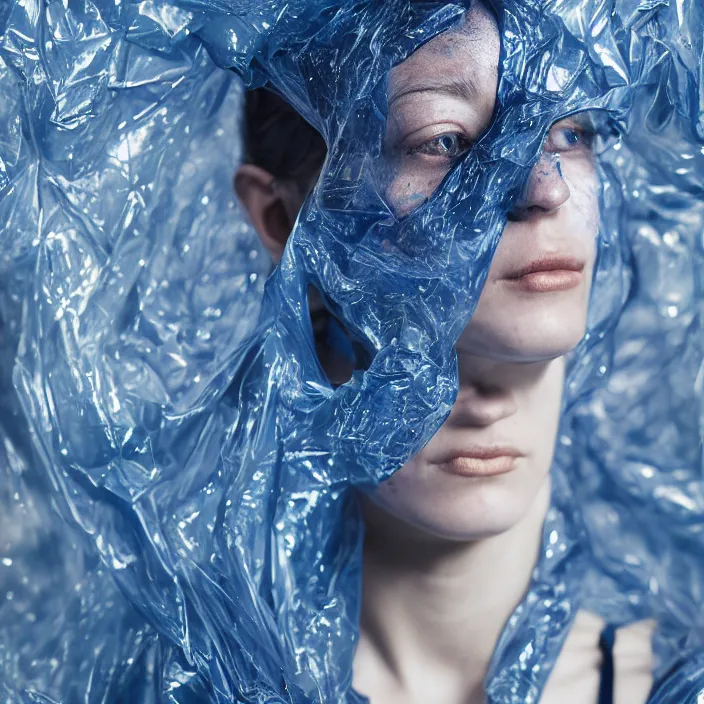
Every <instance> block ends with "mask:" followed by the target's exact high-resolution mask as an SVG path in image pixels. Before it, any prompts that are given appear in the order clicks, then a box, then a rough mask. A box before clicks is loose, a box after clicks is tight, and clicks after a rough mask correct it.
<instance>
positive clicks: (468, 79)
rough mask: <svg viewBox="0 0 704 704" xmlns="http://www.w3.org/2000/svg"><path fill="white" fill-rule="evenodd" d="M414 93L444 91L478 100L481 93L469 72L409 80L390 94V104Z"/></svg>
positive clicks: (463, 98)
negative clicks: (436, 77)
mask: <svg viewBox="0 0 704 704" xmlns="http://www.w3.org/2000/svg"><path fill="white" fill-rule="evenodd" d="M413 93H444V94H445V95H451V96H452V97H454V98H461V99H462V100H467V101H470V100H476V99H477V97H478V96H479V94H480V92H479V89H478V87H477V84H476V83H475V82H474V80H473V77H472V76H471V75H469V74H466V75H463V76H448V77H443V78H438V79H432V78H431V79H425V80H423V81H422V82H415V81H408V83H407V84H405V85H403V84H402V85H401V86H400V87H399V88H398V89H397V90H395V91H394V92H393V93H392V94H391V95H390V96H389V106H391V105H392V104H393V103H394V102H395V101H396V100H398V99H399V98H402V97H404V96H406V95H411V94H413Z"/></svg>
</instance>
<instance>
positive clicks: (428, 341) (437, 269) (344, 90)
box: [0, 0, 704, 704]
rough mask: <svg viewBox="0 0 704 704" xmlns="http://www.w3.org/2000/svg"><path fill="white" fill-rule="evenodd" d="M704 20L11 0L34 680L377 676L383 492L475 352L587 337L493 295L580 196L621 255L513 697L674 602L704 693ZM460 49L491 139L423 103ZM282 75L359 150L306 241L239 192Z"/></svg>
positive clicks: (613, 267)
mask: <svg viewBox="0 0 704 704" xmlns="http://www.w3.org/2000/svg"><path fill="white" fill-rule="evenodd" d="M703 43H704V19H703V17H702V10H701V8H699V7H698V4H697V2H696V1H695V0H691V1H690V2H686V1H684V0H682V1H681V2H677V3H674V2H672V3H669V4H668V3H660V4H657V5H654V4H653V3H650V2H640V3H639V2H635V1H633V2H590V1H588V0H581V1H579V0H570V1H567V0H566V1H564V2H551V3H542V2H537V1H536V2H533V1H531V2H513V1H512V0H506V2H503V3H501V4H498V3H497V4H495V5H491V6H489V5H488V4H486V5H485V4H479V3H474V4H472V3H469V2H468V3H434V2H422V3H419V2H408V1H407V0H393V1H390V2H383V3H380V2H339V3H330V2H323V1H319V0H307V1H305V2H303V1H302V0H295V1H293V2H287V3H283V2H277V1H275V0H271V1H268V2H264V1H261V2H249V1H248V0H172V1H171V2H166V1H165V0H150V1H149V2H140V3H136V2H125V0H122V2H119V1H114V2H110V1H108V0H94V1H93V2H89V1H88V0H79V1H77V2H69V3H63V2H54V1H53V0H52V1H50V2H43V3H38V2H37V3H35V2H31V1H29V0H26V1H25V2H22V3H14V4H9V5H7V6H4V7H2V8H0V93H1V94H2V100H0V121H1V124H2V127H1V129H0V135H1V136H0V213H2V218H0V222H1V223H2V226H1V228H2V229H1V230H0V266H2V277H0V315H1V316H2V336H1V338H0V344H1V349H0V380H1V381H2V388H3V398H2V400H0V403H2V404H3V405H2V409H3V410H2V417H0V430H1V431H2V434H3V436H2V437H3V444H2V448H4V449H2V451H0V460H2V463H3V464H2V469H3V477H4V479H3V488H2V490H0V499H1V500H2V509H1V510H0V530H2V535H3V538H2V542H1V543H0V544H1V545H2V552H3V554H2V555H0V558H1V559H2V567H1V568H0V587H2V588H0V692H2V695H3V697H4V699H6V700H8V701H10V702H13V703H14V702H25V701H42V702H66V703H67V704H68V703H69V702H73V701H79V700H80V701H90V702H94V701H95V702H122V701H125V702H127V701H129V702H144V703H145V704H146V703H148V702H183V703H185V702H204V701H208V702H261V703H262V704H263V703H264V702H267V703H270V702H296V703H301V704H303V703H304V702H305V703H308V702H310V703H312V702H324V703H326V704H327V703H332V702H335V703H336V702H345V701H346V702H363V701H366V699H365V698H364V697H363V696H362V695H361V694H360V693H359V692H356V691H355V690H354V689H353V687H352V664H353V658H354V655H355V648H356V645H357V641H358V637H359V611H360V598H361V579H362V572H363V571H362V538H363V520H362V515H361V512H360V506H359V501H358V497H359V496H362V495H365V494H367V493H369V492H373V491H375V488H376V487H377V486H378V485H379V484H380V483H381V482H384V481H385V480H387V479H389V478H390V477H392V476H394V475H395V473H396V472H397V470H399V468H400V467H401V466H402V465H404V464H405V463H407V462H408V461H409V459H410V458H412V457H414V456H415V455H416V454H417V453H418V452H419V451H421V450H422V449H423V448H424V447H426V446H427V444H428V443H429V441H431V439H432V438H433V437H434V436H435V434H436V433H437V432H438V430H439V428H440V427H441V426H442V425H443V423H444V422H445V420H446V418H447V417H448V414H450V412H451V409H452V408H453V404H454V403H455V399H456V397H457V394H458V385H459V384H460V376H461V374H462V365H461V364H459V365H458V355H459V356H461V355H462V354H463V350H464V349H465V348H467V347H471V346H474V347H472V349H475V348H476V346H477V345H479V344H480V343H481V344H489V343H488V342H486V341H487V340H489V339H490V340H491V341H492V344H494V345H495V346H497V348H499V349H500V350H501V353H502V354H505V355H509V356H511V355H512V356H511V359H515V358H517V359H519V361H532V360H533V359H535V358H537V357H541V356H550V355H552V356H556V355H557V352H555V351H554V350H553V351H551V349H552V348H550V349H548V348H546V347H545V346H544V345H545V344H547V343H545V340H543V339H539V340H537V341H535V343H534V347H532V348H531V349H530V350H528V351H525V350H523V351H522V350H520V349H517V348H514V347H511V346H510V341H509V337H508V336H509V332H510V331H511V330H513V329H514V327H515V326H514V323H515V321H516V320H519V321H520V320H521V319H522V318H523V319H524V321H525V320H529V318H527V317H525V316H528V315H529V311H528V310H527V308H526V309H523V308H521V309H519V310H518V312H517V313H516V314H513V317H511V318H509V320H508V322H507V323H506V324H505V326H504V327H503V328H502V327H501V326H498V325H494V323H495V322H496V320H498V318H499V316H498V315H497V314H489V315H487V314H485V312H484V310H485V308H482V307H481V306H479V300H480V296H482V295H483V292H484V291H486V290H491V287H492V285H493V279H492V278H491V275H490V267H491V265H492V262H493V261H499V260H500V256H499V255H497V251H498V252H500V251H501V250H500V249H499V248H500V247H501V245H502V244H503V243H505V242H506V241H507V239H508V238H509V236H511V237H513V236H515V233H519V232H521V229H520V228H521V227H522V224H521V223H523V222H525V221H527V220H528V219H529V218H530V217H531V212H532V211H531V208H533V209H535V208H538V209H541V208H542V209H547V208H552V207H555V208H557V207H558V206H559V205H560V204H561V202H564V201H561V202H560V203H558V206H554V205H550V203H549V202H545V203H543V202H542V201H540V198H541V197H545V198H547V197H548V195H549V197H550V198H553V199H554V198H558V199H559V198H563V199H565V198H572V199H573V202H577V203H578V204H581V210H580V208H579V207H578V208H577V209H576V210H575V215H574V219H573V220H572V221H569V223H568V225H569V227H570V228H571V229H570V233H571V234H572V235H574V238H575V241H576V242H577V241H578V244H577V245H575V247H577V249H575V250H574V251H575V252H577V254H578V255H579V256H583V259H584V260H585V261H587V260H588V262H589V263H588V265H587V266H586V268H585V269H584V271H585V272H586V275H585V276H588V278H589V280H590V282H591V286H590V289H589V290H588V307H587V306H586V305H585V314H584V315H585V321H584V325H583V328H584V329H583V330H581V331H580V332H579V335H578V336H577V337H576V338H575V340H574V343H569V344H568V343H566V342H565V343H564V344H563V342H561V341H560V340H562V338H560V337H559V335H560V334H564V335H565V336H567V337H565V339H567V338H568V337H569V334H571V333H569V330H568V331H567V332H565V330H562V331H561V332H559V334H557V333H556V337H555V339H556V340H558V342H556V343H555V344H556V345H558V347H559V346H560V345H562V347H564V349H562V347H560V352H559V354H560V355H563V356H564V359H565V363H566V379H565V384H564V394H563V401H562V412H561V415H560V417H559V429H558V431H557V441H556V451H555V455H554V459H553V464H552V469H551V475H552V490H551V497H550V507H549V509H548V511H547V518H546V520H545V524H544V528H543V545H542V548H541V550H540V555H539V558H538V562H537V565H536V569H535V571H534V574H533V578H532V581H531V583H530V587H529V589H528V591H527V593H526V594H525V595H524V597H523V599H522V601H521V602H520V604H519V605H518V607H517V608H516V610H515V612H514V613H513V616H512V617H511V618H510V620H509V621H508V623H507V625H506V627H505V629H504V630H503V633H502V635H501V638H500V639H499V641H498V643H497V646H496V648H495V650H494V654H493V658H492V660H491V663H490V666H489V671H488V674H487V677H486V680H485V687H486V693H487V700H488V701H489V702H491V704H519V703H523V702H538V701H539V698H540V695H541V693H542V691H543V690H544V688H545V685H546V682H547V680H548V677H549V675H550V673H551V670H552V667H553V665H554V663H555V660H556V658H557V656H558V654H559V653H560V650H561V647H562V644H563V643H564V641H565V638H566V636H567V633H568V632H569V629H570V626H571V624H572V623H573V621H574V618H575V614H576V613H577V612H578V611H579V610H580V609H582V608H587V609H589V610H591V611H593V612H595V613H597V614H599V615H600V616H601V617H603V618H604V619H605V620H606V621H608V622H610V623H616V624H617V625H626V624H629V623H631V622H635V621H639V620H642V619H654V620H655V622H656V623H657V628H656V633H655V638H654V648H655V655H656V661H655V672H654V677H655V681H656V686H655V688H654V689H653V693H652V696H651V699H650V701H652V702H659V703H665V702H671V703H672V704H681V703H682V702H684V701H689V700H690V699H688V697H690V698H691V697H694V696H695V695H696V694H697V693H698V692H700V691H704V674H703V667H704V664H703V663H704V660H703V658H704V654H703V653H704V650H703V649H702V648H703V643H702V639H703V636H704V622H703V619H702V612H703V611H702V608H701V606H702V605H701V597H700V594H701V580H702V578H703V577H704V545H703V544H702V538H701V522H702V519H703V516H704V495H703V494H702V484H701V469H702V446H701V442H700V438H701V433H702V419H703V414H702V407H701V383H702V382H701V374H702V372H701V369H702V359H703V355H702V351H703V348H704V339H702V334H701V315H702V300H703V299H702V296H703V295H704V290H703V283H704V282H703V280H702V264H703V255H704V252H703V251H702V250H703V245H702V232H703V231H704V221H703V218H704V205H702V203H703V202H704V201H703V199H702V193H703V191H704V147H703V145H704V113H703V112H702V110H703V108H702V105H704V103H703V99H702V75H703V74H704V63H703V58H702V57H703V52H704V48H703V46H702V44H703ZM423 71H426V73H427V74H428V80H429V84H428V85H430V84H432V85H431V87H430V88H429V87H428V85H426V86H424V90H425V92H426V93H427V92H428V91H430V90H431V88H432V90H435V91H437V90H439V89H438V85H440V84H442V91H444V93H443V95H445V96H446V97H445V101H446V102H445V103H444V104H445V105H447V106H449V107H448V108H447V110H448V112H449V114H450V117H449V118H448V117H446V116H445V117H444V118H443V119H445V121H446V122H452V123H453V124H456V123H457V122H462V120H463V119H465V118H464V117H457V115H456V113H457V111H458V110H459V108H457V105H458V104H460V105H464V104H468V103H469V104H471V106H472V107H471V111H470V113H471V114H470V118H468V119H470V121H472V120H473V122H472V124H473V125H475V129H474V132H473V133H472V134H471V139H470V138H467V137H462V136H461V135H460V136H457V134H456V131H455V132H452V131H451V130H445V131H444V132H437V131H436V132H433V133H432V134H429V135H426V132H427V129H425V128H423V129H421V127H422V125H421V124H420V123H418V124H416V123H417V122H418V120H419V117H418V115H425V114H427V113H428V111H429V110H431V108H430V107H428V106H427V105H425V104H423V103H421V102H418V101H420V100H421V99H422V96H420V97H419V94H421V93H423V90H420V89H418V85H417V84H415V83H414V81H417V80H418V76H419V75H421V74H422V73H423ZM448 76H449V77H453V78H454V79H455V80H454V82H451V83H448ZM463 79H464V80H463ZM262 86H265V87H267V88H269V89H270V90H273V91H274V92H276V93H277V94H278V95H280V96H281V97H282V98H283V99H285V100H286V101H287V102H288V103H290V104H291V105H292V106H293V107H294V108H295V109H296V110H297V111H298V112H299V113H300V114H301V115H302V116H303V117H304V118H305V119H306V120H307V121H308V122H309V123H310V124H311V125H312V126H313V127H314V128H315V129H316V130H317V131H318V132H319V133H320V134H321V135H322V137H323V139H324V141H325V144H326V146H327V155H326V157H325V159H324V163H323V164H322V170H321V172H320V175H319V177H317V181H316V183H315V185H314V187H313V188H312V191H311V192H310V193H309V195H308V197H307V198H306V200H305V203H304V204H303V207H302V209H301V211H300V212H299V213H298V215H297V217H296V218H294V219H295V223H294V224H293V231H292V234H291V236H290V238H289V239H288V243H287V244H286V248H285V250H284V252H283V255H282V258H281V261H280V263H278V265H277V266H275V267H272V264H271V261H270V260H269V259H268V255H267V254H266V253H265V252H264V250H263V248H262V246H261V245H260V243H259V241H258V239H257V238H256V236H255V233H254V232H253V229H252V227H251V226H250V225H249V224H248V222H247V219H246V217H245V215H244V213H243V210H242V208H241V206H239V205H238V204H237V202H236V199H235V196H234V192H233V187H232V182H233V174H234V172H235V169H236V167H237V165H238V163H239V162H240V160H241V158H242V155H241V143H240V138H241V135H240V130H241V111H242V104H243V101H244V90H245V89H250V88H256V87H262ZM442 91H441V92H442ZM448 96H449V97H448ZM467 96H469V97H467ZM414 101H416V102H414ZM462 101H464V102H462ZM428 105H429V104H428ZM453 110H454V111H455V112H452V111H453ZM457 114H459V113H457ZM424 130H425V131H424ZM470 132H471V130H470ZM409 134H411V135H420V134H422V135H426V136H425V137H424V138H423V139H421V138H420V137H417V138H415V141H413V139H414V138H413V137H409V136H408V135H409ZM575 135H576V136H575ZM429 144H430V145H431V146H428V145H429ZM546 184H548V185H546ZM550 184H555V188H556V189H557V190H555V189H553V190H550V188H548V186H549V185H550ZM565 188H566V189H567V190H566V191H565V190H564V189H565ZM541 189H542V190H541ZM560 189H562V190H560ZM553 191H554V192H553ZM536 194H538V195H536ZM540 194H543V195H540ZM546 194H547V195H546ZM560 194H563V195H560ZM564 194H566V195H564ZM550 202H552V201H550ZM572 230H573V232H572ZM526 231H527V230H526ZM511 233H513V234H511ZM504 246H506V245H504ZM526 246H527V245H526ZM579 247H581V248H582V249H579ZM575 256H576V255H575ZM584 266H585V265H584V262H582V267H583V268H584ZM580 272H582V269H580ZM531 273H535V272H530V271H528V270H525V271H524V270H521V271H519V272H518V273H517V274H516V276H515V277H514V278H516V279H519V278H520V279H523V280H524V282H525V281H530V282H532V283H531V284H530V285H532V286H533V287H534V289H535V290H537V289H538V287H539V286H541V285H543V284H541V281H542V279H540V278H539V277H534V278H533V279H526V278H525V277H530V275H531ZM573 273H574V272H573ZM568 274H569V272H568ZM267 277H268V278H267ZM525 285H526V286H528V285H529V284H527V283H526V284H525ZM312 289H315V290H316V292H317V293H316V295H317V296H319V299H320V301H321V303H322V305H323V306H324V308H325V310H326V311H328V313H329V314H330V315H331V316H332V317H333V318H334V320H335V321H336V323H337V324H338V325H339V327H340V329H343V330H344V333H345V335H346V338H347V342H350V341H351V342H352V343H353V345H351V346H350V348H349V349H350V354H351V355H352V358H353V360H352V366H353V367H354V370H353V371H352V372H351V374H350V375H349V378H348V379H345V380H340V381H336V380H332V379H331V378H330V375H329V374H328V373H327V372H326V369H325V364H324V363H323V362H322V361H321V360H320V359H319V356H318V354H317V352H316V343H315V339H314V337H315V336H314V330H313V326H312V324H311V310H310V291H311V290H312ZM528 298H529V296H527V295H526V296H523V297H521V296H517V297H516V299H517V300H519V299H520V300H524V299H525V300H527V299H528ZM521 305H523V304H521ZM478 306H479V307H478ZM524 310H525V313H524V312H523V311H524ZM567 327H569V326H567ZM565 329H567V328H565ZM570 329H571V328H570ZM476 330H482V331H486V330H489V331H494V332H492V334H494V333H495V336H494V337H492V338H489V337H488V333H486V332H485V333H483V334H482V335H475V333H472V331H476ZM468 331H469V332H468ZM532 344H533V343H532ZM540 345H543V347H541V346H540ZM546 349H547V350H548V351H546ZM521 355H523V356H521ZM5 524H6V525H5ZM5 536H7V537H5ZM49 555H50V556H51V559H48V556H49ZM6 585H7V586H6ZM8 594H11V596H8ZM57 653H61V655H60V656H59V655H57ZM692 701H694V699H692Z"/></svg>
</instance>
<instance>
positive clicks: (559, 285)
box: [506, 256, 584, 293]
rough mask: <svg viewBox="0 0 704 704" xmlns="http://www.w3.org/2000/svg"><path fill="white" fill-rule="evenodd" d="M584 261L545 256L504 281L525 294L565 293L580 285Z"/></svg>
mask: <svg viewBox="0 0 704 704" xmlns="http://www.w3.org/2000/svg"><path fill="white" fill-rule="evenodd" d="M583 277H584V261H582V260H581V259H577V258H576V257H557V256H547V257H541V258H539V259H536V260H534V261H532V262H531V263H530V264H528V265H527V266H525V267H523V268H521V269H519V270H518V271H517V272H515V273H513V274H511V275H509V276H507V277H506V281H507V282H508V283H509V284H511V285H512V286H515V287H516V288H518V289H520V290H521V291H525V292H527V293H547V292H550V291H566V290H568V289H571V288H575V287H577V286H579V285H580V284H581V283H582V280H583Z"/></svg>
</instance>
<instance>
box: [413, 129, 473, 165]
mask: <svg viewBox="0 0 704 704" xmlns="http://www.w3.org/2000/svg"><path fill="white" fill-rule="evenodd" d="M470 146H471V144H470V141H469V140H468V139H467V138H466V137H465V136H464V135H462V134H459V133H457V132H451V133H447V134H441V135H439V136H438V137H435V138H434V139H431V140H429V141H427V142H423V144H419V145H418V146H417V147H412V148H411V149H409V150H408V154H409V155H413V154H425V155H426V156H430V157H440V158H442V159H446V160H448V161H452V160H454V159H458V158H459V157H460V156H462V154H464V153H465V152H466V151H467V150H468V149H469V148H470Z"/></svg>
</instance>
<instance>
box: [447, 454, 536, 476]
mask: <svg viewBox="0 0 704 704" xmlns="http://www.w3.org/2000/svg"><path fill="white" fill-rule="evenodd" d="M519 457H523V455H522V454H521V453H520V452H518V451H517V450H515V449H513V448H512V447H494V448H480V447H478V448H474V449H472V450H470V451H467V452H461V453H457V454H455V455H453V456H451V457H448V458H447V459H446V460H445V461H443V462H440V464H439V465H438V467H439V468H440V469H441V470H442V471H443V472H447V473H448V474H456V475H459V476H462V477H494V476H497V475H499V474H506V473H508V472H511V471H513V470H514V469H515V466H516V460H517V459H518V458H519Z"/></svg>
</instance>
